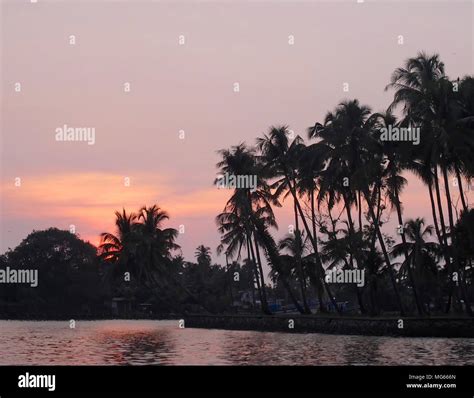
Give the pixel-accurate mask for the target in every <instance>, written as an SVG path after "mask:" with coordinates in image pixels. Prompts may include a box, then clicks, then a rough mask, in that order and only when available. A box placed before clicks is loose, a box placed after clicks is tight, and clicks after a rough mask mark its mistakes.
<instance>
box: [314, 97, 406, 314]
mask: <svg viewBox="0 0 474 398" xmlns="http://www.w3.org/2000/svg"><path fill="white" fill-rule="evenodd" d="M370 113H371V110H370V108H369V107H368V106H365V105H361V104H360V103H359V101H357V100H351V101H343V102H341V103H340V104H339V105H338V106H337V107H336V109H335V111H334V112H329V113H328V114H327V116H326V119H325V122H324V125H321V124H316V125H315V126H314V127H313V128H311V129H310V131H309V133H310V135H311V136H313V137H316V138H319V139H320V142H319V143H318V145H320V146H323V147H324V148H326V156H327V161H326V162H327V166H326V169H325V170H324V171H323V172H322V173H321V174H322V177H323V178H322V179H321V181H322V183H321V186H320V190H321V191H320V192H321V193H325V192H328V191H329V192H330V191H333V190H337V191H338V192H340V196H342V198H343V199H344V206H345V208H346V212H347V219H348V223H349V233H350V234H351V235H353V233H354V232H353V231H354V226H353V225H354V224H353V221H352V216H351V206H352V204H353V203H354V202H355V198H356V193H357V192H361V193H362V196H363V197H364V199H365V201H366V203H367V212H368V215H369V217H370V221H371V223H372V225H373V226H374V233H375V235H376V237H377V238H378V241H379V245H380V247H381V249H382V253H383V256H384V259H385V262H386V266H387V270H388V273H389V276H390V281H391V284H392V287H393V290H394V293H395V297H396V300H397V304H398V307H399V309H400V313H401V314H404V308H403V305H402V300H401V296H400V293H399V289H398V286H397V281H396V277H395V272H394V270H393V267H392V264H391V263H390V257H389V254H388V251H387V247H386V243H385V240H384V237H383V234H382V232H381V229H380V217H379V216H380V211H379V210H380V200H378V199H377V198H380V196H381V191H382V186H381V183H382V178H381V177H382V153H381V151H380V147H379V144H378V142H377V140H376V139H375V138H374V137H373V136H372V134H371V132H372V130H373V126H374V124H375V120H374V118H370V117H369V116H370ZM336 187H337V188H336ZM359 206H361V203H360V201H359ZM376 208H377V209H379V210H378V211H376ZM351 240H352V239H351ZM354 256H355V257H356V260H357V262H358V264H362V263H361V258H360V257H361V256H360V253H359V252H358V250H357V248H355V249H354Z"/></svg>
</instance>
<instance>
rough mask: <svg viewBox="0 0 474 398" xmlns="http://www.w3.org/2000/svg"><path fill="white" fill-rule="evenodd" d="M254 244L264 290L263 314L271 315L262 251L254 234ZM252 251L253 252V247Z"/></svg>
mask: <svg viewBox="0 0 474 398" xmlns="http://www.w3.org/2000/svg"><path fill="white" fill-rule="evenodd" d="M250 242H252V241H250ZM254 243H255V253H256V255H257V264H258V270H259V274H260V285H261V288H262V309H263V312H264V313H265V314H267V315H271V311H270V309H269V308H268V301H267V292H266V289H265V277H264V275H263V267H262V260H261V258H260V250H259V248H258V244H257V239H256V237H255V234H254ZM252 251H253V246H252Z"/></svg>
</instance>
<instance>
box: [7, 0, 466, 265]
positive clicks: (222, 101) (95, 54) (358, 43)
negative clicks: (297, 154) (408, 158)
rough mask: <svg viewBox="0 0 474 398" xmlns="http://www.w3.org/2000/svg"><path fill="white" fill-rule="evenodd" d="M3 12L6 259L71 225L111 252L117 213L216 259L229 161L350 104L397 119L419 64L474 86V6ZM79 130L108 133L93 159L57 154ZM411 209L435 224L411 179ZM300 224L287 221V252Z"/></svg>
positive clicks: (212, 5) (42, 4) (107, 7)
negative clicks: (240, 147) (403, 84)
mask: <svg viewBox="0 0 474 398" xmlns="http://www.w3.org/2000/svg"><path fill="white" fill-rule="evenodd" d="M453 3H457V4H456V6H453ZM1 4H2V16H1V29H2V31H1V44H2V53H1V69H2V89H1V90H2V104H1V123H2V125H1V130H2V131H1V153H0V155H1V162H0V166H1V178H2V179H1V186H0V189H1V199H2V203H1V218H0V219H1V228H0V233H1V245H0V253H3V252H4V251H5V250H7V248H8V247H12V248H13V247H15V246H16V245H17V244H18V243H20V241H21V240H22V239H23V238H25V237H26V235H28V234H29V233H30V232H31V231H32V230H33V229H36V230H39V229H45V228H48V227H51V226H55V227H58V228H61V229H69V226H70V225H71V224H73V225H75V227H76V231H77V233H78V234H79V235H80V236H81V237H82V238H83V239H86V240H90V241H91V242H92V243H94V244H97V243H98V239H99V238H98V236H99V234H100V233H101V232H103V231H112V230H113V223H114V211H115V210H120V209H121V208H122V207H125V208H126V209H127V210H137V209H138V208H139V207H141V206H142V205H145V204H146V205H151V204H154V203H157V204H158V205H159V206H161V207H163V208H164V209H166V210H167V211H168V212H169V213H170V216H171V219H170V221H169V222H168V223H167V224H166V226H173V227H175V228H177V227H178V226H179V225H184V226H185V233H184V234H182V235H180V236H179V239H178V243H179V244H180V245H181V246H182V249H183V255H184V256H185V258H186V259H188V260H191V258H192V256H193V253H194V249H195V248H196V247H197V246H198V245H200V244H205V245H206V246H210V247H211V248H212V249H213V258H214V259H216V255H215V248H216V246H217V245H218V243H219V235H218V233H217V229H216V225H215V221H214V218H215V216H216V215H217V214H218V213H219V212H221V211H222V209H223V207H224V204H225V202H226V199H227V198H228V196H229V192H228V191H225V190H218V189H217V188H215V187H214V186H213V181H214V178H215V176H216V168H215V164H216V162H217V161H218V160H219V157H218V155H217V153H216V151H217V150H218V149H221V148H227V147H230V146H231V145H235V144H238V143H240V142H243V141H245V142H247V143H249V144H253V143H254V142H255V138H256V137H257V136H259V135H261V134H262V133H263V132H265V131H266V130H267V129H268V127H269V126H271V125H274V124H288V125H289V126H290V128H291V129H293V130H294V131H295V132H296V133H298V134H300V135H302V136H304V138H306V128H307V127H308V126H310V125H313V124H314V123H315V122H316V121H323V118H324V115H325V114H326V112H327V111H328V110H332V109H333V108H334V107H335V106H336V105H337V103H339V102H340V101H341V100H343V99H352V98H358V99H359V100H360V102H361V103H363V104H367V105H370V106H371V107H372V109H373V110H374V111H381V110H384V109H385V108H386V107H387V106H388V105H389V103H390V100H391V98H392V96H393V93H392V92H384V87H385V86H386V84H387V83H388V82H389V79H390V75H391V73H392V72H393V70H394V69H395V68H396V67H398V66H401V65H402V64H403V61H404V60H405V59H406V58H408V57H411V56H414V55H416V53H417V52H418V51H420V50H424V51H426V52H428V53H433V52H436V53H439V54H440V56H441V59H442V60H443V61H444V63H445V65H446V71H447V74H448V75H449V76H450V77H451V78H457V77H458V76H459V77H462V76H463V75H466V74H472V73H474V68H473V65H474V48H473V46H472V41H473V39H472V38H473V26H474V23H473V21H474V13H473V3H472V2H471V1H460V2H455V1H422V2H420V1H418V2H413V1H403V2H398V1H369V0H366V1H365V2H364V3H362V4H358V3H357V1H356V0H354V1H336V2H329V1H327V2H326V1H304V2H289V1H278V2H277V1H256V2H253V1H229V2H224V1H182V2H177V3H174V2H165V1H163V2H149V1H119V2H105V1H46V0H38V2H37V3H35V4H31V3H30V1H29V0H25V1H20V0H12V1H8V0H7V1H2V3H1ZM427 4H429V6H427ZM446 21H448V22H449V23H447V22H446ZM453 21H455V22H453ZM71 35H73V36H74V39H75V44H70V42H71V37H70V36H71ZM180 35H183V36H184V40H185V43H184V45H180V44H179V37H180ZM290 35H292V36H294V45H290V44H289V43H288V37H289V36H290ZM400 35H402V36H403V44H399V43H398V41H399V36H400ZM73 41H74V40H73ZM468 43H469V44H468ZM346 82H347V83H349V92H343V84H344V83H346ZM16 83H20V84H21V91H20V92H17V91H15V87H17V86H16ZM125 83H130V92H125V91H124V84H125ZM234 83H239V86H240V91H239V92H234V90H233V88H234ZM65 124H66V125H68V126H71V127H93V128H95V134H96V137H95V144H94V145H88V144H87V143H86V142H58V141H56V140H55V130H56V128H58V127H61V126H63V125H65ZM180 130H184V133H185V138H184V139H180V137H179V132H180ZM126 177H128V178H130V186H129V187H127V186H125V185H124V179H125V178H126ZM15 178H21V186H19V187H18V186H15ZM469 199H470V200H471V201H472V200H473V199H474V197H473V195H472V193H471V194H470V196H469ZM402 200H403V201H404V206H405V214H406V217H407V218H408V217H417V216H423V217H426V218H427V219H428V220H430V222H431V215H430V214H431V213H430V207H429V197H428V195H427V190H426V188H425V187H423V186H422V184H421V183H419V182H418V181H416V180H414V179H412V178H410V183H409V185H408V187H407V188H406V192H405V195H404V196H403V197H402ZM291 211H292V206H291V204H290V203H287V204H286V206H285V208H284V209H283V210H278V211H277V219H278V221H279V224H280V231H278V232H274V235H275V236H276V237H281V236H282V235H283V234H284V233H285V232H286V227H287V225H288V224H289V223H292V215H291ZM392 218H393V217H392Z"/></svg>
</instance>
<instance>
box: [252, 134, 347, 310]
mask: <svg viewBox="0 0 474 398" xmlns="http://www.w3.org/2000/svg"><path fill="white" fill-rule="evenodd" d="M288 136H289V131H288V126H278V127H275V126H273V127H270V130H269V132H268V134H264V136H263V137H262V138H258V139H257V148H258V149H259V151H260V152H261V157H262V160H263V162H264V165H265V169H266V170H268V171H269V172H270V173H271V175H272V176H273V177H279V178H281V179H282V181H283V183H284V184H285V187H287V189H288V191H289V192H290V194H291V196H292V197H293V201H294V205H295V208H296V211H297V215H298V216H299V218H300V219H301V221H302V222H303V225H304V230H305V232H306V236H307V237H308V239H309V241H310V242H311V245H312V248H313V252H314V258H315V261H316V267H317V269H318V273H319V275H321V276H323V275H324V268H323V263H322V261H321V257H320V255H319V250H318V243H317V239H316V237H315V236H313V234H312V232H311V229H310V228H309V225H308V222H307V219H306V216H305V214H304V212H303V208H302V206H301V203H300V199H299V197H298V193H297V189H296V176H295V170H294V165H293V158H294V157H293V153H292V152H293V149H292V148H294V145H298V142H299V141H300V140H301V139H300V138H299V137H297V138H296V139H295V141H296V144H295V143H294V142H291V143H290V141H289V138H288ZM322 283H323V286H324V288H325V290H326V292H327V294H328V297H329V298H330V300H331V302H332V304H333V306H334V308H336V310H337V311H338V312H339V313H340V309H339V307H338V305H337V303H336V299H335V298H334V296H333V295H332V293H331V290H330V288H329V286H328V284H327V283H326V281H325V279H324V278H322Z"/></svg>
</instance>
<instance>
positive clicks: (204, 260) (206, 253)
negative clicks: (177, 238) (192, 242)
mask: <svg viewBox="0 0 474 398" xmlns="http://www.w3.org/2000/svg"><path fill="white" fill-rule="evenodd" d="M194 256H195V257H196V260H197V262H198V264H204V265H208V266H209V265H211V248H210V247H207V246H204V245H199V246H198V247H197V248H196V251H195V252H194Z"/></svg>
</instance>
